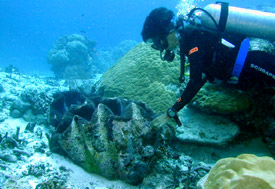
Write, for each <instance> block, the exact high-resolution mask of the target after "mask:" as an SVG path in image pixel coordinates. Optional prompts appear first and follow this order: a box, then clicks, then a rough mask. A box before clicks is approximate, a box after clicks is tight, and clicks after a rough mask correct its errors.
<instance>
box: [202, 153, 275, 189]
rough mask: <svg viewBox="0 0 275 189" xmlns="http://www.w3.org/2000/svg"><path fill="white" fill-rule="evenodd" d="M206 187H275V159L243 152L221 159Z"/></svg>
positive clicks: (256, 188)
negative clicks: (235, 156) (233, 156)
mask: <svg viewBox="0 0 275 189" xmlns="http://www.w3.org/2000/svg"><path fill="white" fill-rule="evenodd" d="M204 188H205V189H220V188H222V189H231V188H234V189H245V188H249V189H254V188H255V189H274V188H275V160H274V159H272V158H271V157H257V156H255V155H253V154H242V155H239V156H238V157H237V158H225V159H221V160H219V161H218V162H217V163H216V165H215V166H214V167H213V168H212V169H211V171H210V173H209V175H208V178H207V180H206V182H205V183H204Z"/></svg>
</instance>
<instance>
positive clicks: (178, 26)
mask: <svg viewBox="0 0 275 189" xmlns="http://www.w3.org/2000/svg"><path fill="white" fill-rule="evenodd" d="M220 6H221V8H220V9H219V10H225V11H223V12H221V14H220V18H219V23H217V22H216V20H215V18H213V16H212V15H211V14H210V13H209V12H207V11H205V9H200V8H195V9H193V10H191V11H190V13H189V14H188V15H187V16H185V17H183V16H179V17H178V18H177V20H175V21H174V17H175V15H174V13H173V12H172V11H171V10H168V9H166V8H164V7H160V8H156V9H154V10H153V11H152V12H151V13H150V14H149V15H148V16H147V17H146V20H145V22H144V25H143V30H142V33H141V35H142V38H143V41H144V42H150V43H152V46H151V47H152V48H154V49H156V50H159V51H160V57H161V59H162V60H163V61H164V60H165V61H168V62H171V61H173V59H174V57H175V52H176V50H177V49H179V51H178V52H179V55H180V61H181V70H180V73H181V74H180V78H179V80H180V82H181V83H182V82H183V81H184V72H185V62H186V57H187V58H188V60H189V62H190V80H189V81H188V83H187V86H186V88H185V89H184V91H183V92H182V94H181V97H180V98H179V99H178V101H177V102H176V103H175V104H174V105H173V106H172V107H170V108H169V109H168V110H167V116H168V117H170V118H174V119H175V120H176V122H177V124H178V125H181V123H180V121H179V119H178V117H177V112H178V111H180V110H181V109H182V108H183V107H184V106H185V105H186V104H187V103H189V102H190V101H191V99H192V98H193V97H194V96H195V95H196V94H197V92H198V91H199V90H200V89H201V87H202V86H203V85H204V84H205V83H206V82H207V81H209V82H210V83H217V82H226V83H229V84H232V85H235V86H237V87H239V88H240V89H243V90H246V89H249V88H252V87H262V88H263V87H274V86H275V56H274V55H272V54H269V53H266V52H263V51H249V39H248V38H246V37H250V36H245V35H244V34H238V33H234V34H226V32H224V31H225V28H226V24H227V23H226V22H228V20H227V19H228V4H227V3H222V4H221V5H220ZM196 11H201V12H202V13H203V14H204V17H208V19H209V20H210V22H212V24H214V26H215V29H213V28H212V29H211V28H206V27H204V26H203V25H202V24H201V22H198V23H196V22H197V21H196V20H197V18H196V17H195V16H194V15H195V14H194V13H195V12H196ZM274 23H275V22H273V27H275V25H274ZM269 25H270V24H269ZM273 31H274V30H273ZM273 35H274V34H273ZM273 35H272V36H273Z"/></svg>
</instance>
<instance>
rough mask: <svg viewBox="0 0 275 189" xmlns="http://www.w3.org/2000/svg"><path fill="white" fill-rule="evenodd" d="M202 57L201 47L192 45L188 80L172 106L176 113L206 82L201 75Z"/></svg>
mask: <svg viewBox="0 0 275 189" xmlns="http://www.w3.org/2000/svg"><path fill="white" fill-rule="evenodd" d="M203 57H204V52H203V51H202V49H201V46H196V45H195V43H193V45H192V46H191V48H190V50H189V56H188V59H189V61H190V80H189V82H188V84H187V86H186V88H185V90H184V91H183V93H182V95H181V97H180V98H179V100H178V101H177V102H176V103H175V104H174V105H173V106H172V108H173V109H174V110H175V111H176V112H178V111H179V110H181V109H182V108H183V107H184V106H185V105H186V104H187V103H189V102H190V101H191V100H192V98H193V97H194V96H195V95H196V94H197V92H198V91H199V90H200V88H201V87H202V86H203V85H204V84H205V83H206V81H207V79H206V77H205V75H204V74H203Z"/></svg>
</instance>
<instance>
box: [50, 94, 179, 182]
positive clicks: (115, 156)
mask: <svg viewBox="0 0 275 189" xmlns="http://www.w3.org/2000/svg"><path fill="white" fill-rule="evenodd" d="M72 94H73V95H74V96H72ZM68 95H70V97H71V98H68V97H69V96H68ZM60 96H61V97H60ZM62 96H63V97H62ZM77 96H78V97H77ZM81 98H82V96H81V95H79V94H78V93H72V92H64V93H61V94H60V95H59V98H58V100H57V102H55V101H54V103H53V104H52V106H51V117H52V119H51V120H52V123H53V125H55V126H56V128H57V129H56V132H55V133H54V134H53V135H52V137H51V140H50V147H51V150H52V151H53V152H56V153H60V154H63V155H65V156H68V157H69V158H70V159H71V160H73V161H74V162H75V163H76V164H78V165H80V166H81V167H83V168H84V169H85V170H87V171H88V172H93V173H97V174H100V175H102V176H104V177H106V178H108V179H120V180H123V181H125V182H128V183H131V184H139V183H141V181H142V179H143V178H144V177H145V176H146V175H147V174H148V172H149V171H150V169H151V168H152V166H153V165H154V161H155V160H156V159H157V158H158V153H159V152H158V151H159V150H158V149H159V148H160V147H162V146H163V145H165V144H166V143H167V141H169V140H170V139H171V138H173V133H174V127H173V126H171V125H169V124H166V125H162V127H158V125H154V124H152V123H153V122H151V121H152V120H153V118H154V117H155V114H154V113H153V112H152V111H151V110H150V109H148V108H147V107H146V106H145V105H144V104H143V103H141V102H138V101H129V100H125V99H121V98H101V97H98V96H90V97H86V98H85V100H83V99H82V100H81ZM69 99H74V101H75V102H72V101H70V100H69ZM81 102H82V103H81ZM76 103H79V104H80V105H76ZM64 107H65V108H64ZM66 110H67V111H66Z"/></svg>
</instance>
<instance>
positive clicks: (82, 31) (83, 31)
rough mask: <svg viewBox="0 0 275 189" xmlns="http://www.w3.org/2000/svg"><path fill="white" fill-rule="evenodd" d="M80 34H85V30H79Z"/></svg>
mask: <svg viewBox="0 0 275 189" xmlns="http://www.w3.org/2000/svg"><path fill="white" fill-rule="evenodd" d="M79 31H80V32H81V33H87V32H86V31H85V30H79Z"/></svg>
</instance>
